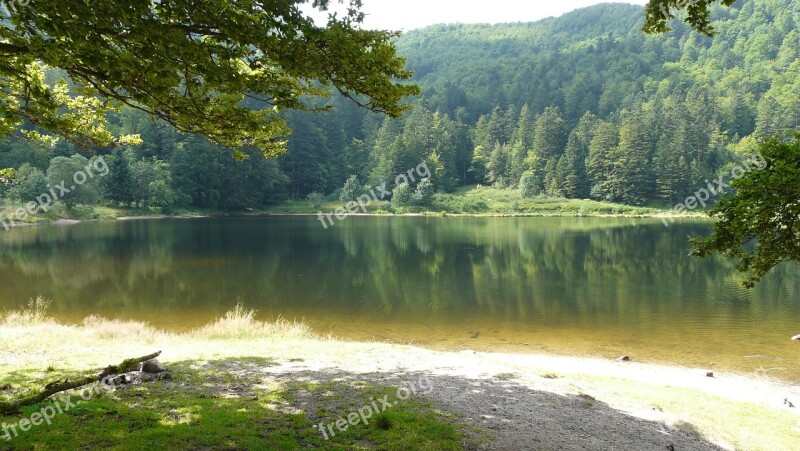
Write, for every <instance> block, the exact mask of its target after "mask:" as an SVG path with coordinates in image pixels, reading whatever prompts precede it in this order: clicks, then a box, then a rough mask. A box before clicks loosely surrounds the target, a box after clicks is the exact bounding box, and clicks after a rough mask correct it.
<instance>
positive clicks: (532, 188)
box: [519, 171, 537, 198]
mask: <svg viewBox="0 0 800 451" xmlns="http://www.w3.org/2000/svg"><path fill="white" fill-rule="evenodd" d="M519 191H520V193H521V194H522V197H525V198H531V197H534V196H536V194H537V189H536V176H535V175H534V174H533V171H525V172H524V173H523V174H522V177H520V179H519Z"/></svg>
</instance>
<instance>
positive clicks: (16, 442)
mask: <svg viewBox="0 0 800 451" xmlns="http://www.w3.org/2000/svg"><path fill="white" fill-rule="evenodd" d="M43 306H44V304H42V303H38V304H37V303H34V304H32V305H31V308H29V309H27V310H25V311H22V312H12V313H9V314H6V315H5V317H4V318H2V319H0V343H2V345H0V361H2V362H3V363H4V364H3V365H2V366H1V367H0V399H8V398H16V397H19V396H21V395H24V394H26V393H30V391H31V390H39V389H41V388H42V386H43V385H44V384H45V383H47V382H49V381H54V380H64V379H68V378H74V377H76V376H79V375H82V374H86V373H87V372H91V371H97V370H99V369H100V368H103V367H105V366H107V365H108V364H111V363H118V362H119V361H122V360H123V359H125V358H130V357H134V356H138V355H146V354H149V353H151V352H153V351H155V350H157V349H163V350H164V353H163V355H162V359H161V360H162V361H163V362H164V363H165V364H166V366H167V368H168V370H170V371H171V372H172V375H173V377H172V379H171V380H169V381H160V382H153V383H149V384H142V385H137V386H124V387H120V388H117V389H115V390H114V391H105V390H99V393H97V394H96V395H95V396H94V397H92V399H91V400H89V401H84V400H82V399H81V398H80V396H79V394H78V393H79V392H78V391H75V392H67V393H66V394H70V393H71V397H72V398H73V402H74V400H76V399H77V400H81V402H80V403H79V405H76V406H74V407H72V408H70V409H69V411H68V412H65V413H64V414H61V415H56V416H55V417H54V418H53V419H52V420H51V423H52V424H51V425H47V424H41V425H39V426H34V427H32V428H31V429H30V430H29V431H26V432H22V431H19V430H18V431H17V432H18V435H15V436H14V437H13V438H12V440H10V441H3V440H2V439H3V435H4V433H3V430H2V429H0V449H4V448H5V447H9V448H12V449H83V448H89V447H91V448H102V449H131V450H139V449H176V450H177V449H298V448H309V447H310V448H318V449H364V448H381V449H397V450H405V449H431V450H435V449H459V448H460V447H461V444H462V443H463V437H462V433H461V429H460V427H459V426H458V425H457V423H456V422H455V421H454V419H453V418H452V417H451V416H449V415H446V414H444V413H441V412H438V411H436V410H434V409H433V408H432V407H431V406H430V404H429V403H428V402H427V401H426V400H425V399H423V398H418V397H414V398H411V399H408V400H406V401H404V402H402V403H398V404H397V405H395V406H392V407H391V408H390V409H386V410H385V411H383V412H380V414H375V415H373V416H372V417H370V418H369V419H368V424H367V425H364V424H363V423H362V424H358V425H356V426H351V427H348V428H347V430H346V431H345V432H341V431H340V430H338V429H336V428H335V426H333V433H335V435H331V431H330V430H329V429H326V434H327V438H326V435H323V434H322V433H321V432H320V431H319V430H318V428H317V427H316V425H319V424H320V423H322V424H330V423H332V422H335V421H336V420H337V419H339V418H347V416H348V414H350V413H351V412H352V411H353V410H354V409H358V408H361V407H363V406H367V405H371V403H372V402H373V400H375V399H381V398H382V397H384V396H390V398H389V399H391V396H393V395H394V394H395V393H396V391H397V388H396V387H392V386H390V385H388V384H372V383H365V382H361V381H357V380H341V379H339V380H315V379H309V378H305V379H298V380H288V379H275V378H268V377H265V373H264V371H265V369H268V368H270V367H273V366H275V365H277V364H279V363H280V362H282V361H284V362H288V361H292V362H300V361H302V360H303V359H302V358H300V357H296V356H297V355H301V354H303V353H305V352H307V351H308V350H309V349H312V348H313V347H314V346H322V347H328V348H329V347H331V346H332V345H333V344H334V343H335V342H332V341H329V340H326V339H323V338H320V337H316V336H315V335H314V334H313V333H312V332H311V331H310V330H309V329H308V328H307V327H306V326H304V325H302V324H296V323H290V322H288V321H284V320H278V321H275V322H271V323H263V322H257V321H255V320H253V314H252V312H249V311H246V310H243V309H240V308H237V309H234V310H232V311H231V312H229V313H228V314H226V315H225V317H223V318H221V319H219V320H218V321H215V322H213V323H211V324H209V325H207V326H205V327H203V328H200V329H198V330H195V331H192V332H191V333H187V334H180V335H178V334H170V333H166V332H162V331H157V330H153V329H151V328H149V327H148V326H147V325H145V324H142V323H137V322H125V321H116V320H107V319H102V318H98V317H89V318H86V319H85V320H84V322H83V323H82V324H80V325H64V324H59V323H57V322H55V321H53V320H52V319H49V318H47V317H46V316H45V314H44V309H43V308H42V307H43ZM281 347H285V348H286V349H285V350H284V351H283V352H279V351H278V349H279V348H281ZM301 350H303V351H302V352H301ZM289 356H294V357H291V358H290V357H289ZM56 398H58V396H57V397H56ZM301 400H305V401H301ZM309 400H311V401H309ZM46 405H50V402H46V403H42V404H39V405H36V406H32V407H27V408H24V409H22V411H20V412H17V413H15V414H11V415H6V416H3V415H0V424H2V423H5V424H6V425H18V424H19V422H20V420H21V419H28V418H31V416H32V415H35V414H36V413H37V412H40V411H41V409H42V408H43V406H46ZM62 405H64V403H62ZM309 405H313V410H314V411H313V412H311V411H307V408H308V406H309Z"/></svg>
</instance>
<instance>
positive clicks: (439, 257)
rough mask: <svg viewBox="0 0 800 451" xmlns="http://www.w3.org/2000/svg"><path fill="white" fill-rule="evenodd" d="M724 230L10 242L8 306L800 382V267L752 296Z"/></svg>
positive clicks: (2, 260) (21, 234)
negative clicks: (298, 326)
mask: <svg viewBox="0 0 800 451" xmlns="http://www.w3.org/2000/svg"><path fill="white" fill-rule="evenodd" d="M709 230H710V224H709V223H708V222H703V221H689V220H685V221H679V222H676V223H675V224H672V225H671V226H670V227H665V226H664V224H663V223H662V222H661V221H660V220H651V219H632V218H450V217H445V218H438V217H437V218H433V217H431V218H426V217H351V218H348V219H346V220H344V221H340V222H337V223H336V225H335V226H334V227H331V228H328V229H327V230H325V229H323V228H322V226H321V224H320V222H319V221H318V220H317V219H316V218H314V217H302V216H295V217H278V216H274V217H242V218H207V219H164V220H141V221H116V222H94V223H83V224H78V225H73V226H43V227H30V228H19V229H14V230H11V231H7V232H6V231H0V287H2V290H1V291H0V309H6V310H10V309H16V308H19V307H21V306H23V305H24V304H25V303H26V301H27V299H28V298H30V297H35V296H38V295H43V296H45V297H48V298H50V299H52V300H53V306H52V308H51V313H52V314H53V315H54V316H55V317H57V318H59V319H60V320H62V321H68V322H79V321H80V320H81V319H82V318H83V317H85V316H87V315H90V314H93V313H97V314H100V315H103V316H107V317H111V318H122V319H136V320H142V321H147V322H149V323H150V324H152V325H154V326H156V327H159V328H164V329H170V330H176V331H181V330H188V329H191V328H194V327H198V326H201V325H203V324H205V323H207V322H209V321H211V320H212V319H214V318H216V317H218V316H220V315H222V314H223V313H224V312H225V311H227V310H229V309H230V308H231V307H232V306H233V305H235V304H236V303H237V301H240V302H242V303H243V304H245V305H246V306H247V307H250V308H253V309H256V310H257V311H258V313H259V315H258V316H259V318H261V319H265V320H269V319H274V318H276V317H278V316H283V317H285V318H288V319H297V320H304V321H305V322H307V323H308V324H309V325H311V326H312V327H313V328H314V329H315V330H316V331H317V332H319V333H321V334H331V335H333V336H335V337H339V338H345V339H369V340H378V341H384V340H385V341H390V342H395V343H412V344H416V345H421V346H426V347H430V348H435V349H447V350H461V349H474V350H482V351H508V352H534V353H539V352H548V353H563V354H571V355H592V356H600V357H608V358H616V357H618V356H620V355H623V354H624V355H629V356H631V358H632V359H633V360H636V361H643V362H661V363H673V364H679V365H685V366H697V367H701V368H708V369H709V370H736V371H740V372H746V373H753V372H756V371H759V372H760V373H761V374H768V375H770V376H774V377H778V378H782V379H787V380H800V371H798V369H800V344H798V343H792V342H790V341H789V337H791V336H792V335H794V334H797V333H800V321H798V320H797V318H798V312H800V296H799V295H800V277H799V276H800V267H798V265H797V264H795V263H790V264H785V265H783V266H781V267H779V268H777V269H776V270H774V271H773V273H771V274H770V275H769V276H768V277H767V278H766V279H765V280H764V281H763V282H762V283H761V284H760V285H758V286H757V287H756V288H755V289H753V290H748V289H745V288H743V286H742V280H743V277H742V275H740V274H737V273H736V271H735V270H734V265H733V263H732V262H730V261H727V260H725V259H722V258H711V259H707V260H701V259H697V258H692V257H689V256H688V252H689V244H688V239H687V237H688V236H689V235H693V236H694V235H703V234H706V233H707V232H708V231H709Z"/></svg>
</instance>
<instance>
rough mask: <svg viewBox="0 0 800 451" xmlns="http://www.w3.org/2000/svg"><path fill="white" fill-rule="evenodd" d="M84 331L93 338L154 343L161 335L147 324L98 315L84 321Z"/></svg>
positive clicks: (88, 317)
mask: <svg viewBox="0 0 800 451" xmlns="http://www.w3.org/2000/svg"><path fill="white" fill-rule="evenodd" d="M83 331H84V332H85V333H86V334H88V335H90V336H92V337H93V338H100V339H111V340H118V339H131V340H136V341H139V342H142V341H144V342H152V341H153V340H154V339H155V337H156V336H157V335H159V334H160V332H159V331H157V330H155V329H153V328H152V327H150V325H149V324H147V323H143V322H140V321H130V320H129V321H125V320H119V319H107V318H103V317H102V316H98V315H90V316H87V317H86V318H84V319H83Z"/></svg>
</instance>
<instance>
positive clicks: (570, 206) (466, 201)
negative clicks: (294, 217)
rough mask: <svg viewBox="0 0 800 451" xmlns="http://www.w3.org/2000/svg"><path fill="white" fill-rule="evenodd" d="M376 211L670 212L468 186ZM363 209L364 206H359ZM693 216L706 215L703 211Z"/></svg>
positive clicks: (309, 209)
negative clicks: (424, 201)
mask: <svg viewBox="0 0 800 451" xmlns="http://www.w3.org/2000/svg"><path fill="white" fill-rule="evenodd" d="M343 205H344V203H343V202H340V201H338V200H328V201H325V202H323V203H322V204H320V205H318V206H313V205H311V203H310V202H309V201H307V200H296V201H287V202H284V203H282V204H279V205H276V206H273V207H270V208H267V209H266V212H268V213H272V214H316V213H317V212H319V211H323V212H332V211H335V210H336V209H337V208H340V207H343ZM367 209H368V211H369V213H372V214H384V215H391V214H408V213H418V214H449V215H468V216H482V215H485V216H659V215H665V214H668V212H667V211H666V210H665V209H662V208H658V207H636V206H630V205H623V204H616V203H611V202H598V201H594V200H581V199H564V198H553V197H546V196H539V197H533V198H524V197H522V195H521V194H520V192H519V190H514V189H502V188H493V187H485V186H465V187H461V188H459V189H457V190H456V191H455V192H453V193H449V194H441V193H440V194H437V195H436V196H435V197H434V200H433V202H432V203H431V205H429V206H427V207H402V208H395V207H393V206H392V205H391V203H390V202H379V203H372V204H371V205H369V206H367ZM359 211H360V210H359ZM692 216H704V215H702V213H699V212H698V214H695V215H692Z"/></svg>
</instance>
